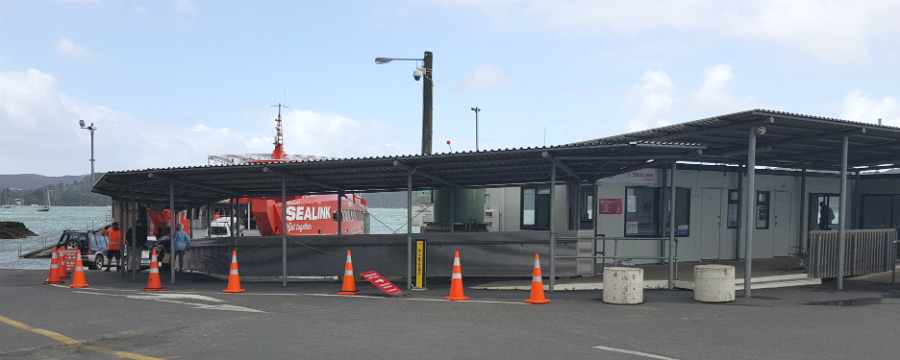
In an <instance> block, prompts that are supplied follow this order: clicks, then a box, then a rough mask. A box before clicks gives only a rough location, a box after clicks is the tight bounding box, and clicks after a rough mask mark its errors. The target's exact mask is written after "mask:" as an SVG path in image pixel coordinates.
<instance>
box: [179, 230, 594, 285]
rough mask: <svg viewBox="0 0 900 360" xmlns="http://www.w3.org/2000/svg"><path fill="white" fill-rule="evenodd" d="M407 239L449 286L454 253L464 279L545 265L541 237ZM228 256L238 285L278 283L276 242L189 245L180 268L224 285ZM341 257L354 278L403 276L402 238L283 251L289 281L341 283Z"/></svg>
mask: <svg viewBox="0 0 900 360" xmlns="http://www.w3.org/2000/svg"><path fill="white" fill-rule="evenodd" d="M573 234H574V233H573ZM573 234H569V235H573ZM413 239H427V241H428V245H427V246H428V251H427V259H426V266H427V268H426V272H427V274H428V276H429V277H443V276H445V277H447V279H450V276H451V273H452V270H453V255H454V252H455V251H459V252H460V262H461V265H462V274H463V276H491V277H494V276H497V277H530V276H531V274H532V271H533V270H534V267H533V266H534V254H535V253H537V254H540V255H541V257H544V258H547V259H549V255H550V234H549V232H547V231H515V232H471V233H461V232H456V233H452V234H451V233H424V234H413ZM576 244H577V242H576V241H567V240H560V241H557V250H556V253H557V255H559V256H572V255H575V254H576ZM232 250H235V251H237V261H238V268H239V273H240V275H241V279H242V280H245V278H246V280H245V281H254V280H259V281H276V280H278V281H280V279H281V276H282V272H283V270H282V238H281V236H261V237H237V238H218V239H211V240H210V239H195V240H192V241H191V250H190V251H189V252H187V253H186V255H185V268H187V269H188V270H191V271H195V272H202V273H208V274H210V275H214V276H226V277H227V275H228V272H229V269H230V265H231V251H232ZM347 250H350V251H351V253H352V258H353V271H354V274H357V275H358V274H360V273H362V272H365V271H377V272H378V273H380V274H381V275H384V276H400V277H405V276H406V275H407V271H408V270H407V236H406V234H393V235H344V236H289V237H287V246H286V250H285V251H286V253H287V276H288V279H291V277H297V278H303V277H320V276H341V275H343V274H344V264H345V261H346V255H347ZM413 256H415V254H414V253H413ZM542 266H543V267H544V269H543V270H542V271H543V273H544V274H549V273H550V267H549V266H550V262H549V261H546V262H542ZM556 275H557V276H575V275H576V261H575V259H572V258H568V259H558V260H557V261H556Z"/></svg>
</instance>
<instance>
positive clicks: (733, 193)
mask: <svg viewBox="0 0 900 360" xmlns="http://www.w3.org/2000/svg"><path fill="white" fill-rule="evenodd" d="M740 209H741V191H740V190H728V228H729V229H735V228H737V227H738V226H739V225H740V224H741V210H740Z"/></svg>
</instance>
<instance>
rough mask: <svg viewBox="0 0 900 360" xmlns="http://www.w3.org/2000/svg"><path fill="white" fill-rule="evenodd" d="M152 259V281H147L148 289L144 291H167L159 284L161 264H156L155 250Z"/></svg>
mask: <svg viewBox="0 0 900 360" xmlns="http://www.w3.org/2000/svg"><path fill="white" fill-rule="evenodd" d="M151 254H152V256H151V257H150V279H149V280H147V287H145V288H144V291H166V288H164V287H162V284H160V282H159V263H157V262H156V249H153V252H152V253H151Z"/></svg>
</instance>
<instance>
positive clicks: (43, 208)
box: [38, 187, 50, 211]
mask: <svg viewBox="0 0 900 360" xmlns="http://www.w3.org/2000/svg"><path fill="white" fill-rule="evenodd" d="M38 211H50V188H49V187H48V188H47V205H44V206H41V207H40V208H39V209H38Z"/></svg>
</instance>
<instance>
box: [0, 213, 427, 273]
mask: <svg viewBox="0 0 900 360" xmlns="http://www.w3.org/2000/svg"><path fill="white" fill-rule="evenodd" d="M37 209H38V208H37V207H34V206H13V207H11V208H0V221H14V222H21V223H23V224H25V227H27V228H28V229H29V230H31V231H32V232H34V233H35V234H37V236H30V237H27V238H23V239H0V269H35V270H37V269H48V268H49V265H48V264H49V260H47V259H22V258H20V257H19V256H20V254H24V253H26V252H28V251H31V250H34V249H37V248H41V247H43V246H46V245H50V244H55V243H56V242H57V241H58V240H59V237H60V235H61V234H62V232H63V231H64V230H88V229H99V228H101V227H103V226H105V225H106V224H109V223H111V222H112V212H111V211H110V209H109V207H107V206H54V207H53V208H52V209H50V211H47V212H43V211H37ZM414 215H415V214H414ZM406 216H407V211H406V209H375V208H373V209H369V233H371V234H405V233H406ZM413 232H414V233H417V232H419V227H418V226H413Z"/></svg>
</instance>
